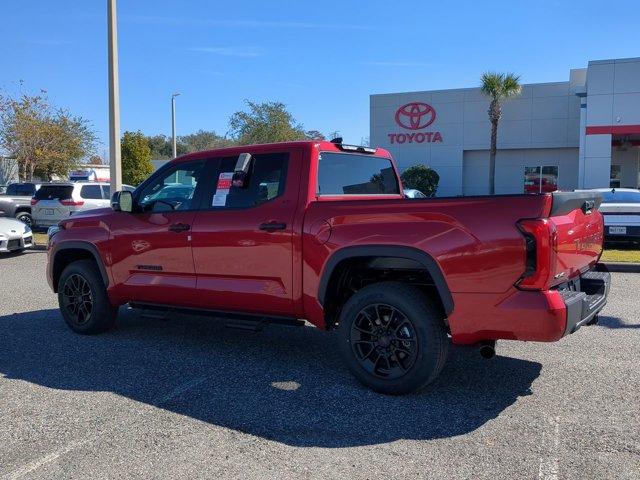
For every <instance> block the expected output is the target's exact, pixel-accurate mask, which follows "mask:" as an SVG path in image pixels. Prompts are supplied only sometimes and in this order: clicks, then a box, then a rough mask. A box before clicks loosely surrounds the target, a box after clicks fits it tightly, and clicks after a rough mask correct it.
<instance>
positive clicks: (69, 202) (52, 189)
mask: <svg viewBox="0 0 640 480" xmlns="http://www.w3.org/2000/svg"><path fill="white" fill-rule="evenodd" d="M109 190H110V189H109V184H108V183H103V182H54V183H44V184H42V186H41V187H40V189H39V190H38V191H37V192H36V194H35V195H34V197H33V198H32V199H31V216H32V218H33V220H32V221H33V224H32V226H33V228H46V227H50V226H52V225H57V224H58V222H59V221H60V220H62V219H64V218H67V217H68V216H69V215H72V214H73V213H75V212H79V211H85V210H93V209H96V208H105V207H109V206H110V205H111V192H110V191H109ZM123 190H129V191H133V190H134V188H133V187H131V186H129V185H124V186H123Z"/></svg>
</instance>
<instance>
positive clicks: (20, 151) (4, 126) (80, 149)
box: [0, 91, 96, 180]
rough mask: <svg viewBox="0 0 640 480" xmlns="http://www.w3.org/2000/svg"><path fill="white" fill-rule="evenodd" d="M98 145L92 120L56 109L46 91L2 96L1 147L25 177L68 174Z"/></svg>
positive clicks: (48, 177)
mask: <svg viewBox="0 0 640 480" xmlns="http://www.w3.org/2000/svg"><path fill="white" fill-rule="evenodd" d="M95 144H96V136H95V133H94V132H93V130H92V129H91V127H90V125H89V123H88V122H87V121H86V120H85V119H83V118H82V117H78V116H74V115H72V114H71V113H70V112H69V111H68V110H65V109H61V108H54V107H53V106H52V105H51V104H50V102H49V99H48V97H47V95H46V92H44V91H42V92H40V94H37V95H28V94H24V95H22V96H20V97H19V98H11V97H7V96H0V147H1V148H2V149H3V150H5V151H6V153H7V154H8V156H10V157H13V158H15V159H16V160H17V162H18V169H19V177H20V179H21V180H31V179H33V177H34V175H36V174H37V175H38V176H40V177H43V178H47V179H51V178H52V177H53V176H54V175H58V176H66V175H67V174H68V173H69V171H70V170H72V169H73V168H75V167H76V166H77V165H78V164H79V163H80V160H81V159H82V158H84V157H86V156H88V155H90V154H91V153H92V152H93V151H94V149H95Z"/></svg>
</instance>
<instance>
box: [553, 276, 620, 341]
mask: <svg viewBox="0 0 640 480" xmlns="http://www.w3.org/2000/svg"><path fill="white" fill-rule="evenodd" d="M610 287H611V274H610V273H609V272H593V271H591V272H587V273H585V274H584V275H582V276H581V277H580V278H579V279H578V280H576V281H575V284H574V288H575V289H566V290H560V291H559V293H560V295H561V296H562V299H563V301H564V304H565V309H566V311H567V325H566V327H565V330H564V334H565V335H569V334H571V333H574V332H575V331H576V330H578V329H579V328H580V327H581V326H583V325H586V324H588V323H589V322H591V321H592V320H593V319H594V317H595V316H596V315H597V314H598V313H599V312H600V310H602V309H603V308H604V306H605V305H606V303H607V297H608V296H609V289H610Z"/></svg>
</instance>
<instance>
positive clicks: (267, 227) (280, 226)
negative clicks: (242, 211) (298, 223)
mask: <svg viewBox="0 0 640 480" xmlns="http://www.w3.org/2000/svg"><path fill="white" fill-rule="evenodd" d="M285 228H287V224H286V223H281V222H268V223H261V224H260V230H264V231H265V232H275V231H276V230H284V229H285Z"/></svg>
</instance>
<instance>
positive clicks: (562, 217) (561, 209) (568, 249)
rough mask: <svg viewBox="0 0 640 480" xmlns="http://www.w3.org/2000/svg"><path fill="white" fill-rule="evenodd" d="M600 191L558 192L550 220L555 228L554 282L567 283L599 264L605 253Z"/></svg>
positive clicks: (554, 283) (554, 197)
mask: <svg viewBox="0 0 640 480" xmlns="http://www.w3.org/2000/svg"><path fill="white" fill-rule="evenodd" d="M601 202H602V197H601V196H600V194H599V193H597V192H556V193H553V195H552V204H551V211H550V212H549V222H551V223H552V224H553V226H554V227H555V233H554V236H555V239H554V240H553V241H552V243H554V244H555V248H554V250H555V262H553V268H554V272H553V281H552V285H557V284H559V283H563V282H565V281H567V280H569V279H571V278H573V277H575V276H577V275H579V274H580V273H583V272H585V271H586V270H589V269H591V268H593V267H594V266H595V264H596V263H597V262H598V260H599V259H600V255H601V254H602V245H603V240H604V222H603V217H602V214H601V213H600V212H599V210H598V208H599V207H600V203H601Z"/></svg>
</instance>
